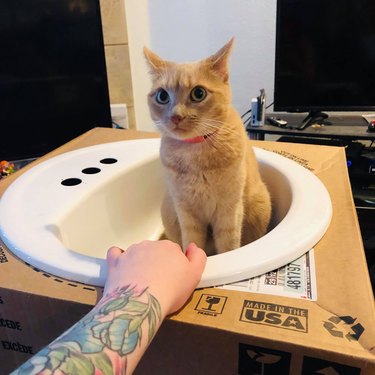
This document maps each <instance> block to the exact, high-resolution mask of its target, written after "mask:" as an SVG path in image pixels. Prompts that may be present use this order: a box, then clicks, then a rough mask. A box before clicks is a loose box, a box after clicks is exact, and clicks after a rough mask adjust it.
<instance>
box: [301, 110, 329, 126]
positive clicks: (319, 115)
mask: <svg viewBox="0 0 375 375" xmlns="http://www.w3.org/2000/svg"><path fill="white" fill-rule="evenodd" d="M327 118H328V115H327V114H326V113H324V112H320V111H310V112H309V114H308V115H307V116H306V117H305V118H304V119H303V121H302V123H301V125H300V126H298V127H297V128H296V129H297V130H304V129H306V128H307V127H309V126H311V125H313V124H319V125H328V124H329V123H328V122H327V121H326V119H327Z"/></svg>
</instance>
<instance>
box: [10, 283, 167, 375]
mask: <svg viewBox="0 0 375 375" xmlns="http://www.w3.org/2000/svg"><path fill="white" fill-rule="evenodd" d="M145 296H146V297H147V298H146V302H143V301H141V299H143V300H144V297H145ZM141 297H143V298H141ZM160 320H161V308H160V304H159V302H158V300H157V299H156V298H155V297H154V296H152V295H151V294H150V293H149V292H148V290H147V289H144V290H142V291H141V292H136V291H135V288H134V287H131V286H130V285H128V286H126V287H123V288H120V289H118V290H116V291H115V292H113V293H112V294H111V295H108V296H106V297H103V299H102V300H101V302H100V305H98V306H97V307H96V308H95V309H94V310H93V311H91V312H90V313H89V314H87V315H86V316H85V317H84V318H83V319H81V320H80V321H79V322H78V323H77V324H76V325H74V326H73V327H72V328H71V329H70V330H69V331H67V332H66V333H64V334H63V335H62V336H60V337H59V338H58V339H56V340H55V341H54V342H52V343H51V344H50V345H48V346H47V347H45V348H44V349H42V350H41V351H40V352H39V353H38V354H36V355H35V356H34V357H32V358H31V359H30V360H29V361H27V362H26V363H24V364H23V365H22V366H21V367H19V368H18V369H17V370H15V371H14V372H13V373H12V374H13V375H15V374H17V375H18V374H20V375H23V374H25V375H26V374H27V375H33V374H38V373H40V372H43V371H51V372H53V371H55V370H57V369H58V370H60V371H62V372H63V373H65V374H82V375H86V374H88V375H91V374H93V373H95V370H99V369H100V370H101V372H102V374H110V375H112V374H118V373H125V372H126V356H127V355H129V354H130V353H132V352H133V351H134V349H135V348H136V347H137V345H140V343H141V340H142V324H143V323H144V322H147V323H148V339H147V340H148V341H147V344H149V343H150V341H151V339H152V338H153V336H154V334H155V332H156V330H157V327H158V323H160ZM114 353H115V356H119V357H120V359H119V358H117V357H116V358H114Z"/></svg>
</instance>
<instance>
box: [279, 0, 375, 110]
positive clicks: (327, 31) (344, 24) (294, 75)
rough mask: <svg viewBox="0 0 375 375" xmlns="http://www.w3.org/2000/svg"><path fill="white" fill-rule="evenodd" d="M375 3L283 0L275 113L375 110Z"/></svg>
mask: <svg viewBox="0 0 375 375" xmlns="http://www.w3.org/2000/svg"><path fill="white" fill-rule="evenodd" d="M374 15H375V1H374V0H340V1H338V0H278V1H277V18H276V60H275V86H274V90H275V91H274V110H275V111H287V112H316V111H321V110H325V111H374V110H375V90H374V84H375V22H374Z"/></svg>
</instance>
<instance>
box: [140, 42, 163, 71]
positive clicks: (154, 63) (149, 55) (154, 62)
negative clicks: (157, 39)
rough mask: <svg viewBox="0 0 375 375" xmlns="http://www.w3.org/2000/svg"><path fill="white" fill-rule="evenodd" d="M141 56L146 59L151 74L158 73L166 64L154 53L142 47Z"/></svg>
mask: <svg viewBox="0 0 375 375" xmlns="http://www.w3.org/2000/svg"><path fill="white" fill-rule="evenodd" d="M143 54H144V55H145V57H146V61H147V63H148V65H149V67H150V68H151V73H154V74H155V73H156V74H157V73H160V71H161V70H162V69H163V68H166V66H167V62H166V61H165V60H163V59H162V58H161V57H159V56H158V55H157V54H156V53H154V52H152V51H151V50H149V49H148V48H147V47H143Z"/></svg>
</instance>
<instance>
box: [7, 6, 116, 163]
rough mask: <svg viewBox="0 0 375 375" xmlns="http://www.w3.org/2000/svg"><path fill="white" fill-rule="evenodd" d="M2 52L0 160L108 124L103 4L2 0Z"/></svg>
mask: <svg viewBox="0 0 375 375" xmlns="http://www.w3.org/2000/svg"><path fill="white" fill-rule="evenodd" d="M0 50H1V53H0V124H1V127H0V129H1V132H0V160H3V159H5V160H8V161H11V160H19V159H24V158H33V157H38V156H41V155H43V154H45V153H47V152H49V151H51V150H53V149H54V148H56V147H58V146H60V145H62V144H64V143H66V142H67V141H69V140H71V139H73V138H75V137H76V136H78V135H80V134H82V133H84V132H85V131H87V130H89V129H91V128H93V127H96V126H108V127H109V126H111V115H110V104H109V94H108V82H107V73H106V64H105V55H104V45H103V34H102V25H101V16H100V6H99V0H80V1H75V0H32V1H30V0H1V1H0Z"/></svg>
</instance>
